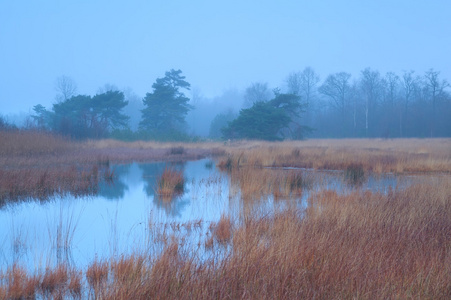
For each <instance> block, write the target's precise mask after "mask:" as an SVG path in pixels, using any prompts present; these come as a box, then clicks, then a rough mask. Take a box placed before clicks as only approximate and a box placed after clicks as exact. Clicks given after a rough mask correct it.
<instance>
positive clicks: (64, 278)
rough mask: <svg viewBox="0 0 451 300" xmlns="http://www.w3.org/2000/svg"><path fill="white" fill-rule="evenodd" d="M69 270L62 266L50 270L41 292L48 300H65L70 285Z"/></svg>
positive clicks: (45, 276) (46, 273)
mask: <svg viewBox="0 0 451 300" xmlns="http://www.w3.org/2000/svg"><path fill="white" fill-rule="evenodd" d="M68 279H69V275H68V270H67V267H66V265H64V264H60V265H59V266H58V267H56V269H50V268H48V269H47V270H46V271H45V273H44V276H43V278H42V282H41V290H42V293H43V295H44V296H45V297H46V298H53V299H63V297H64V295H65V293H66V290H67V285H68Z"/></svg>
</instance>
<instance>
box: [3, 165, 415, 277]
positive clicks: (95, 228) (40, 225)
mask: <svg viewBox="0 0 451 300" xmlns="http://www.w3.org/2000/svg"><path fill="white" fill-rule="evenodd" d="M166 167H171V168H174V169H177V170H181V171H183V174H184V178H185V186H184V193H183V195H181V196H179V197H175V198H174V199H172V201H169V202H167V201H162V200H161V199H159V198H158V195H156V193H155V189H156V184H157V179H158V177H159V176H160V175H161V174H162V172H163V171H164V169H165V168H166ZM111 168H112V169H113V170H114V180H113V182H111V183H106V182H104V183H102V184H100V186H99V188H98V195H96V196H89V197H82V198H76V197H74V196H70V195H68V196H65V197H53V198H52V199H50V201H46V202H45V203H41V202H39V201H29V202H22V203H17V204H14V205H9V206H7V207H3V208H2V209H0V270H6V268H7V267H9V266H12V265H13V264H14V263H16V262H18V263H21V264H23V265H25V266H27V267H28V268H29V269H30V270H36V269H39V268H45V266H48V265H55V264H58V263H60V262H61V261H66V262H68V263H69V265H72V263H73V264H75V265H77V266H79V267H84V266H86V265H87V264H88V263H89V262H92V261H93V259H94V258H95V257H97V258H98V259H102V258H109V257H111V256H115V255H120V254H127V253H132V252H134V251H140V250H143V249H146V251H147V249H149V247H150V248H152V249H157V250H155V251H158V249H160V248H161V246H159V245H160V244H159V243H162V242H163V243H164V241H162V240H161V239H160V235H159V234H158V230H157V229H156V228H157V227H158V226H161V227H162V228H163V229H162V230H163V231H164V232H165V233H169V234H174V235H178V234H180V231H181V230H185V232H190V233H191V234H192V235H191V236H192V240H191V241H188V243H191V245H198V244H199V243H201V242H202V240H205V239H206V237H207V236H208V234H209V229H208V228H209V225H210V224H211V223H212V222H218V220H219V219H220V217H221V215H226V216H230V217H231V219H232V220H234V221H237V222H243V221H245V218H246V216H247V215H248V214H249V213H257V214H261V215H268V214H271V213H273V212H274V211H277V210H278V209H283V208H284V207H287V206H293V205H294V206H297V207H301V208H303V207H305V206H306V205H307V198H308V197H309V195H310V194H311V193H315V192H317V191H320V190H324V189H330V190H335V191H337V192H338V193H346V192H348V191H351V190H352V189H354V188H355V187H354V186H353V185H352V184H351V185H349V184H346V181H345V176H344V173H343V172H319V171H312V170H304V169H295V168H291V169H259V170H246V171H244V172H242V173H236V174H233V173H227V172H219V171H217V169H216V168H215V166H214V163H212V162H211V161H210V160H199V161H191V162H185V163H164V162H162V163H143V164H141V163H140V164H138V163H133V164H128V165H125V164H121V165H112V166H111ZM290 174H291V175H290ZM290 176H291V177H290ZM271 178H275V180H274V181H272V179H271ZM290 178H291V179H290ZM414 180H415V178H414V177H396V176H393V175H383V176H382V175H381V176H370V175H365V177H364V180H363V182H362V183H361V184H360V183H359V184H360V187H359V188H361V189H364V190H365V189H369V190H372V191H378V192H383V193H385V192H386V191H387V190H388V189H389V188H392V189H395V188H397V187H400V186H401V187H402V186H405V185H407V184H408V183H410V182H412V181H414ZM421 180H423V181H424V178H421ZM194 224H197V225H194ZM185 242H186V241H185ZM140 247H141V248H140ZM159 247H160V248H159ZM143 251H144V250H143Z"/></svg>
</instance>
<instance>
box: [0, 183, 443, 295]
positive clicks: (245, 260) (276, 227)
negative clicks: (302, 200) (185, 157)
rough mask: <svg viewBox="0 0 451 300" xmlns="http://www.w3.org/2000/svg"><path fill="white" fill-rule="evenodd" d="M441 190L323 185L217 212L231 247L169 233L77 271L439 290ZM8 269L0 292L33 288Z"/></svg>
mask: <svg viewBox="0 0 451 300" xmlns="http://www.w3.org/2000/svg"><path fill="white" fill-rule="evenodd" d="M450 190H451V181H450V179H449V178H443V179H440V180H437V181H436V182H435V183H434V184H430V185H429V184H427V185H426V184H417V185H414V186H411V187H409V188H407V189H405V190H393V191H389V192H388V194H381V193H372V192H368V191H359V190H357V191H355V192H353V193H351V194H349V195H339V194H337V193H336V192H332V191H327V190H326V191H322V192H318V193H316V194H314V195H311V196H310V198H309V200H308V202H309V206H308V208H307V210H306V211H305V212H303V211H300V210H297V209H295V208H289V209H286V210H284V211H281V212H278V213H275V214H274V215H273V216H262V217H257V216H249V217H248V218H246V220H245V221H244V223H242V224H241V225H239V226H238V227H237V228H236V229H234V230H233V232H232V223H231V220H230V218H228V217H224V216H223V217H222V218H221V220H220V221H219V222H218V223H217V224H214V225H213V232H214V235H215V236H216V239H217V240H218V241H220V242H222V243H223V244H228V245H230V246H231V248H223V249H226V250H223V251H226V253H225V255H222V256H218V257H216V256H215V257H213V258H211V259H207V260H205V259H201V258H199V257H198V256H196V255H194V253H193V255H190V254H189V253H187V252H185V251H182V250H181V248H180V246H181V244H182V243H183V239H180V238H175V237H172V238H170V240H172V241H170V242H168V244H167V246H166V250H165V251H163V253H162V254H161V255H160V256H158V257H157V258H153V259H152V258H151V256H149V255H147V254H144V253H143V254H133V255H131V256H128V257H120V258H118V259H111V260H110V262H109V263H108V262H97V261H95V262H93V263H92V264H91V265H90V266H89V268H88V270H87V271H86V278H87V282H88V284H89V287H90V290H91V293H92V294H91V295H92V296H93V297H102V298H103V299H118V298H134V299H148V298H169V299H174V298H177V299H193V298H218V299H225V298H232V299H236V298H243V297H244V298H252V299H257V298H258V299H268V298H271V299H274V298H277V299H294V298H297V299H299V298H321V299H343V298H345V299H349V298H363V299H387V298H396V299H399V298H401V299H406V298H422V299H425V298H426V299H447V298H449V297H450V296H451V205H450V203H451V197H450V195H449V191H450ZM232 233H233V234H232ZM227 249H229V250H227ZM218 253H219V252H218ZM218 255H219V254H218ZM59 273H61V272H60V271H58V269H57V270H55V271H53V273H49V274H59ZM63 273H64V272H63ZM8 274H9V275H8V278H11V279H6V280H5V279H3V280H2V285H0V286H1V288H0V292H1V293H4V294H5V293H6V294H7V295H8V297H12V296H13V295H14V296H18V295H25V293H27V295H34V294H39V293H40V292H39V288H38V287H39V284H36V281H33V280H32V279H30V278H31V277H29V276H28V275H27V274H26V272H25V271H24V270H23V269H20V268H18V267H17V266H16V267H15V268H14V269H13V270H9V271H8ZM109 274H112V276H111V277H108V276H109ZM63 275H64V274H63ZM46 276H47V275H44V276H41V277H37V280H38V282H41V283H40V286H47V287H52V286H55V284H54V283H55V282H63V283H64V286H67V279H64V278H65V276H62V275H61V276H60V275H58V276H57V277H58V278H59V280H57V279H52V280H48V281H49V282H52V284H49V283H46V284H44V282H45V278H46ZM52 278H53V277H52ZM60 286H62V284H60ZM65 289H66V290H67V288H65ZM47 290H48V291H51V290H52V289H50V288H47ZM25 291H27V292H25ZM53 291H55V289H53ZM43 292H44V291H43ZM78 293H79V294H80V292H78ZM81 293H83V292H81Z"/></svg>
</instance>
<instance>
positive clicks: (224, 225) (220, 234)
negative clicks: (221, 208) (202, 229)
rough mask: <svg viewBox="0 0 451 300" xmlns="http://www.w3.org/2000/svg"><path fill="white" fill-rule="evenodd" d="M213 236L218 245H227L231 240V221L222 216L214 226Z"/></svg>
mask: <svg viewBox="0 0 451 300" xmlns="http://www.w3.org/2000/svg"><path fill="white" fill-rule="evenodd" d="M213 234H214V236H215V238H216V240H217V241H218V242H219V243H220V244H226V243H228V242H229V241H230V240H231V238H232V221H231V220H230V217H228V216H225V215H222V216H221V218H220V219H219V221H218V223H217V224H216V225H215V226H214V230H213Z"/></svg>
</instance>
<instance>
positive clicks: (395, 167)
mask: <svg viewBox="0 0 451 300" xmlns="http://www.w3.org/2000/svg"><path fill="white" fill-rule="evenodd" d="M224 149H225V151H226V154H227V155H226V156H225V157H224V158H222V159H220V161H219V163H218V166H219V167H222V168H231V167H238V166H239V167H242V166H253V167H255V166H259V167H299V168H312V169H318V170H319V169H328V170H346V169H347V168H348V166H350V165H358V166H361V167H362V169H363V170H366V171H372V172H376V173H386V172H393V173H398V174H400V173H409V172H425V173H431V172H446V173H449V172H451V151H450V149H451V139H395V140H381V139H373V140H370V139H342V140H307V141H297V142H295V141H293V142H288V141H287V142H280V143H270V142H255V141H254V142H236V143H232V144H230V145H227V146H226V147H225V148H224Z"/></svg>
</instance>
